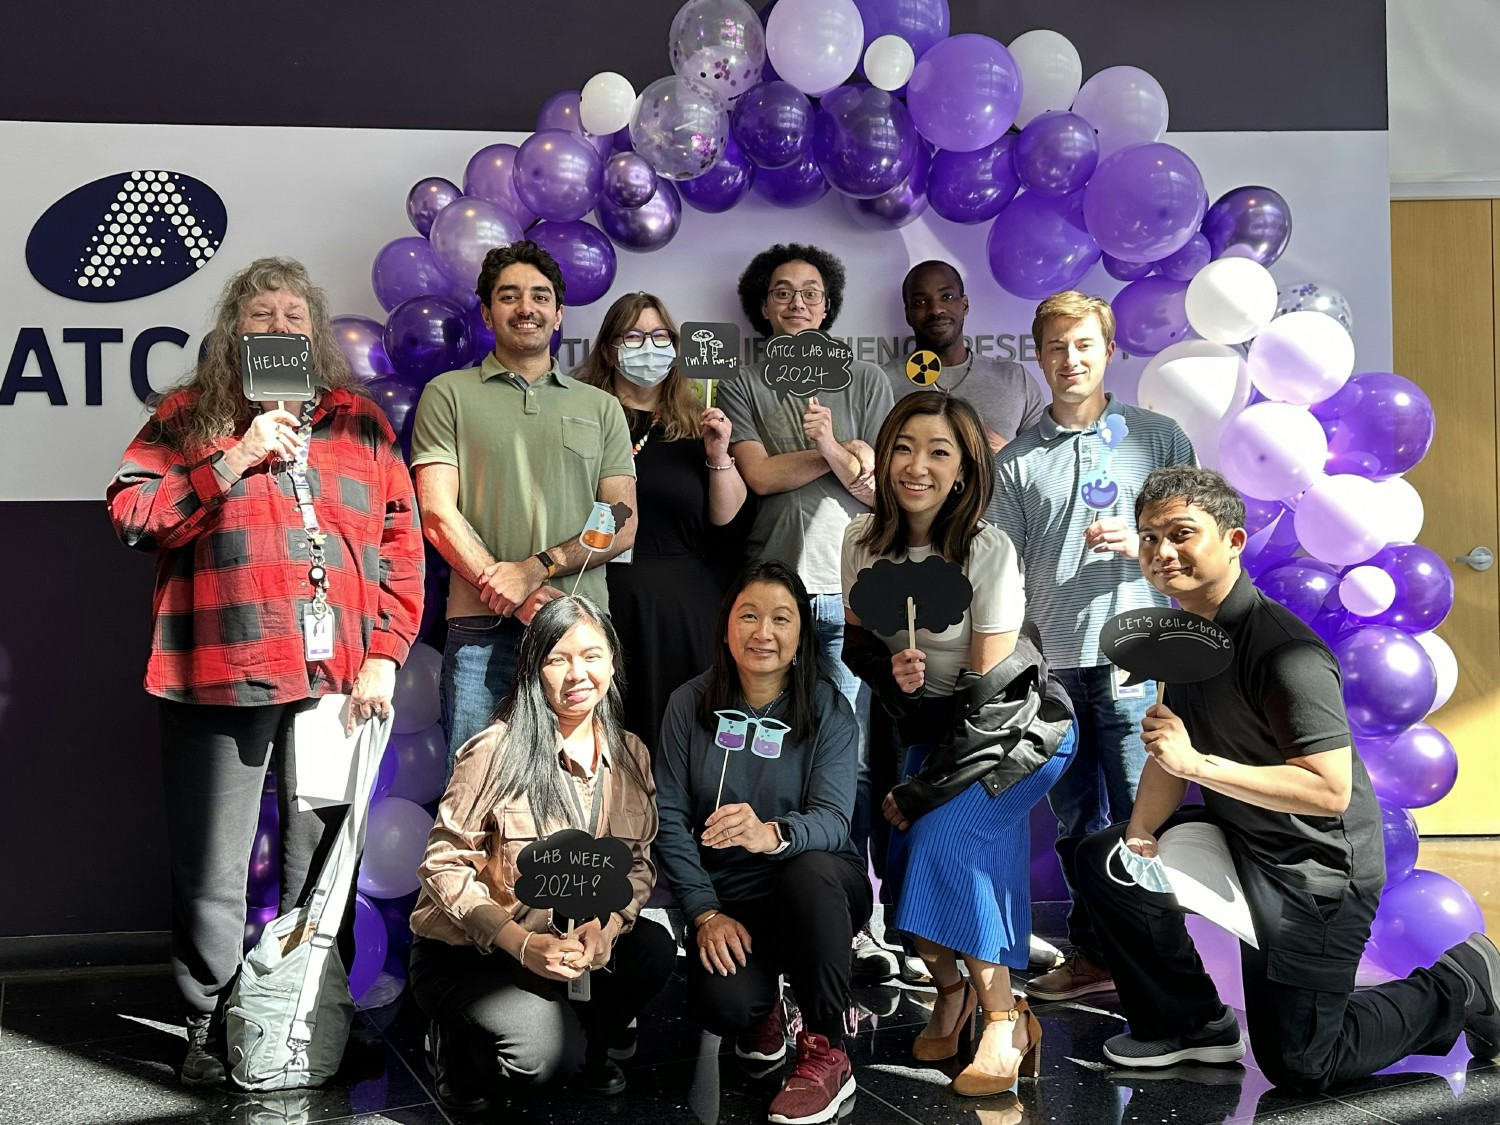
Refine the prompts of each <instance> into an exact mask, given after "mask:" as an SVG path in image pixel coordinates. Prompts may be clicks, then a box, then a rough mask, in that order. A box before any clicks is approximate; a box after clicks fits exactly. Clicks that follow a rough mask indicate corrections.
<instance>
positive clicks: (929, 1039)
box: [911, 977, 979, 1062]
mask: <svg viewBox="0 0 1500 1125" xmlns="http://www.w3.org/2000/svg"><path fill="white" fill-rule="evenodd" d="M959 989H963V990H964V992H965V996H964V1006H963V1010H962V1011H961V1012H960V1013H959V1016H958V1019H957V1021H955V1023H954V1024H953V1030H952V1031H950V1032H949V1033H948V1034H947V1035H944V1036H943V1037H941V1038H938V1037H937V1036H934V1035H918V1036H917V1037H916V1038H915V1039H913V1040H912V1044H911V1057H912V1058H914V1059H916V1060H917V1061H918V1062H942V1061H943V1060H944V1059H951V1058H952V1057H953V1056H954V1055H956V1054H958V1041H959V1040H960V1039H961V1038H963V1037H964V1035H965V1034H966V1033H967V1034H968V1035H969V1036H972V1035H973V1034H974V1012H975V1010H976V1009H977V1008H978V1007H979V994H978V993H977V992H975V991H974V989H973V988H971V987H970V986H969V982H968V981H967V980H965V979H964V978H963V977H959V978H958V980H956V981H954V982H953V983H952V984H948V985H938V995H939V996H952V995H953V994H954V993H955V992H957V991H958V990H959ZM928 1026H931V1024H929V1025H928Z"/></svg>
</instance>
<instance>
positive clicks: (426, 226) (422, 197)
mask: <svg viewBox="0 0 1500 1125" xmlns="http://www.w3.org/2000/svg"><path fill="white" fill-rule="evenodd" d="M462 194H463V192H461V191H460V190H459V189H458V185H457V184H455V183H454V182H453V181H452V180H445V179H443V178H442V177H441V176H429V177H428V178H427V179H425V180H418V181H417V182H416V183H415V184H413V185H412V188H411V191H409V192H407V193H406V217H407V218H408V219H410V220H411V225H412V226H414V227H416V228H417V233H418V234H420V235H421V236H422V237H423V238H426V237H427V232H428V231H430V230H431V229H432V220H433V219H435V218H437V213H438V212H439V211H441V210H442V209H443V208H444V207H446V206H448V204H450V203H452V202H453V201H454V200H455V199H457V198H458V197H459V196H461V195H462Z"/></svg>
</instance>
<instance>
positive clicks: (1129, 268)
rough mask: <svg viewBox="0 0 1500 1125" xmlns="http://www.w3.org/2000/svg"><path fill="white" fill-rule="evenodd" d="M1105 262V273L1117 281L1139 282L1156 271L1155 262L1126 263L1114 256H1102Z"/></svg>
mask: <svg viewBox="0 0 1500 1125" xmlns="http://www.w3.org/2000/svg"><path fill="white" fill-rule="evenodd" d="M1100 257H1101V258H1102V259H1103V261H1104V272H1105V273H1107V274H1109V276H1110V277H1112V278H1114V279H1115V280H1116V281H1139V280H1140V279H1141V278H1143V277H1149V276H1150V275H1151V274H1152V273H1154V272H1155V271H1156V263H1155V262H1124V261H1121V260H1120V259H1119V258H1116V257H1115V256H1114V255H1113V254H1103V255H1101V256H1100Z"/></svg>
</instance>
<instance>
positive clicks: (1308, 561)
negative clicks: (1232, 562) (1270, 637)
mask: <svg viewBox="0 0 1500 1125" xmlns="http://www.w3.org/2000/svg"><path fill="white" fill-rule="evenodd" d="M1255 584H1256V585H1257V586H1259V587H1260V588H1261V590H1262V592H1264V593H1265V595H1266V596H1267V597H1268V598H1271V599H1273V600H1275V601H1277V602H1280V603H1281V604H1282V605H1283V606H1285V607H1286V608H1287V609H1289V610H1291V611H1292V612H1293V613H1295V614H1296V615H1297V616H1298V617H1300V618H1301V619H1302V620H1303V621H1307V622H1311V621H1312V620H1313V618H1315V617H1317V616H1318V613H1319V612H1320V611H1321V610H1322V609H1323V605H1324V603H1325V602H1327V600H1328V596H1329V595H1330V594H1332V593H1333V592H1334V590H1336V589H1337V588H1338V584H1339V570H1338V567H1336V566H1333V565H1332V564H1331V563H1326V562H1322V561H1321V560H1319V559H1315V558H1311V557H1306V556H1304V557H1302V558H1298V559H1295V560H1292V561H1288V562H1282V563H1278V564H1276V565H1275V566H1272V567H1268V568H1266V570H1264V571H1263V572H1262V573H1261V576H1260V577H1259V578H1257V579H1256V580H1255Z"/></svg>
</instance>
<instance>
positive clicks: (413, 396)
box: [365, 374, 425, 455]
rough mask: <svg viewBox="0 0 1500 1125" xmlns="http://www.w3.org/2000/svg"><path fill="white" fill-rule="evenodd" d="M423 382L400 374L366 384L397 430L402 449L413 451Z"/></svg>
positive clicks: (371, 395) (393, 428) (397, 437)
mask: <svg viewBox="0 0 1500 1125" xmlns="http://www.w3.org/2000/svg"><path fill="white" fill-rule="evenodd" d="M424 385H425V384H423V383H413V382H410V381H408V380H407V379H406V378H405V377H404V376H402V375H400V374H396V375H392V376H390V377H389V378H386V379H375V380H372V381H371V382H369V383H367V384H366V385H365V389H366V390H367V391H369V392H370V397H371V398H373V399H374V400H375V402H376V404H377V405H378V406H379V407H380V409H381V410H383V411H385V416H386V420H387V421H389V422H390V424H391V429H392V430H394V431H395V432H396V441H397V442H398V443H400V445H401V451H402V452H403V453H406V454H408V455H410V453H411V427H412V422H413V420H414V419H415V418H416V414H417V401H418V400H419V399H420V398H421V397H422V387H423V386H424Z"/></svg>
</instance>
